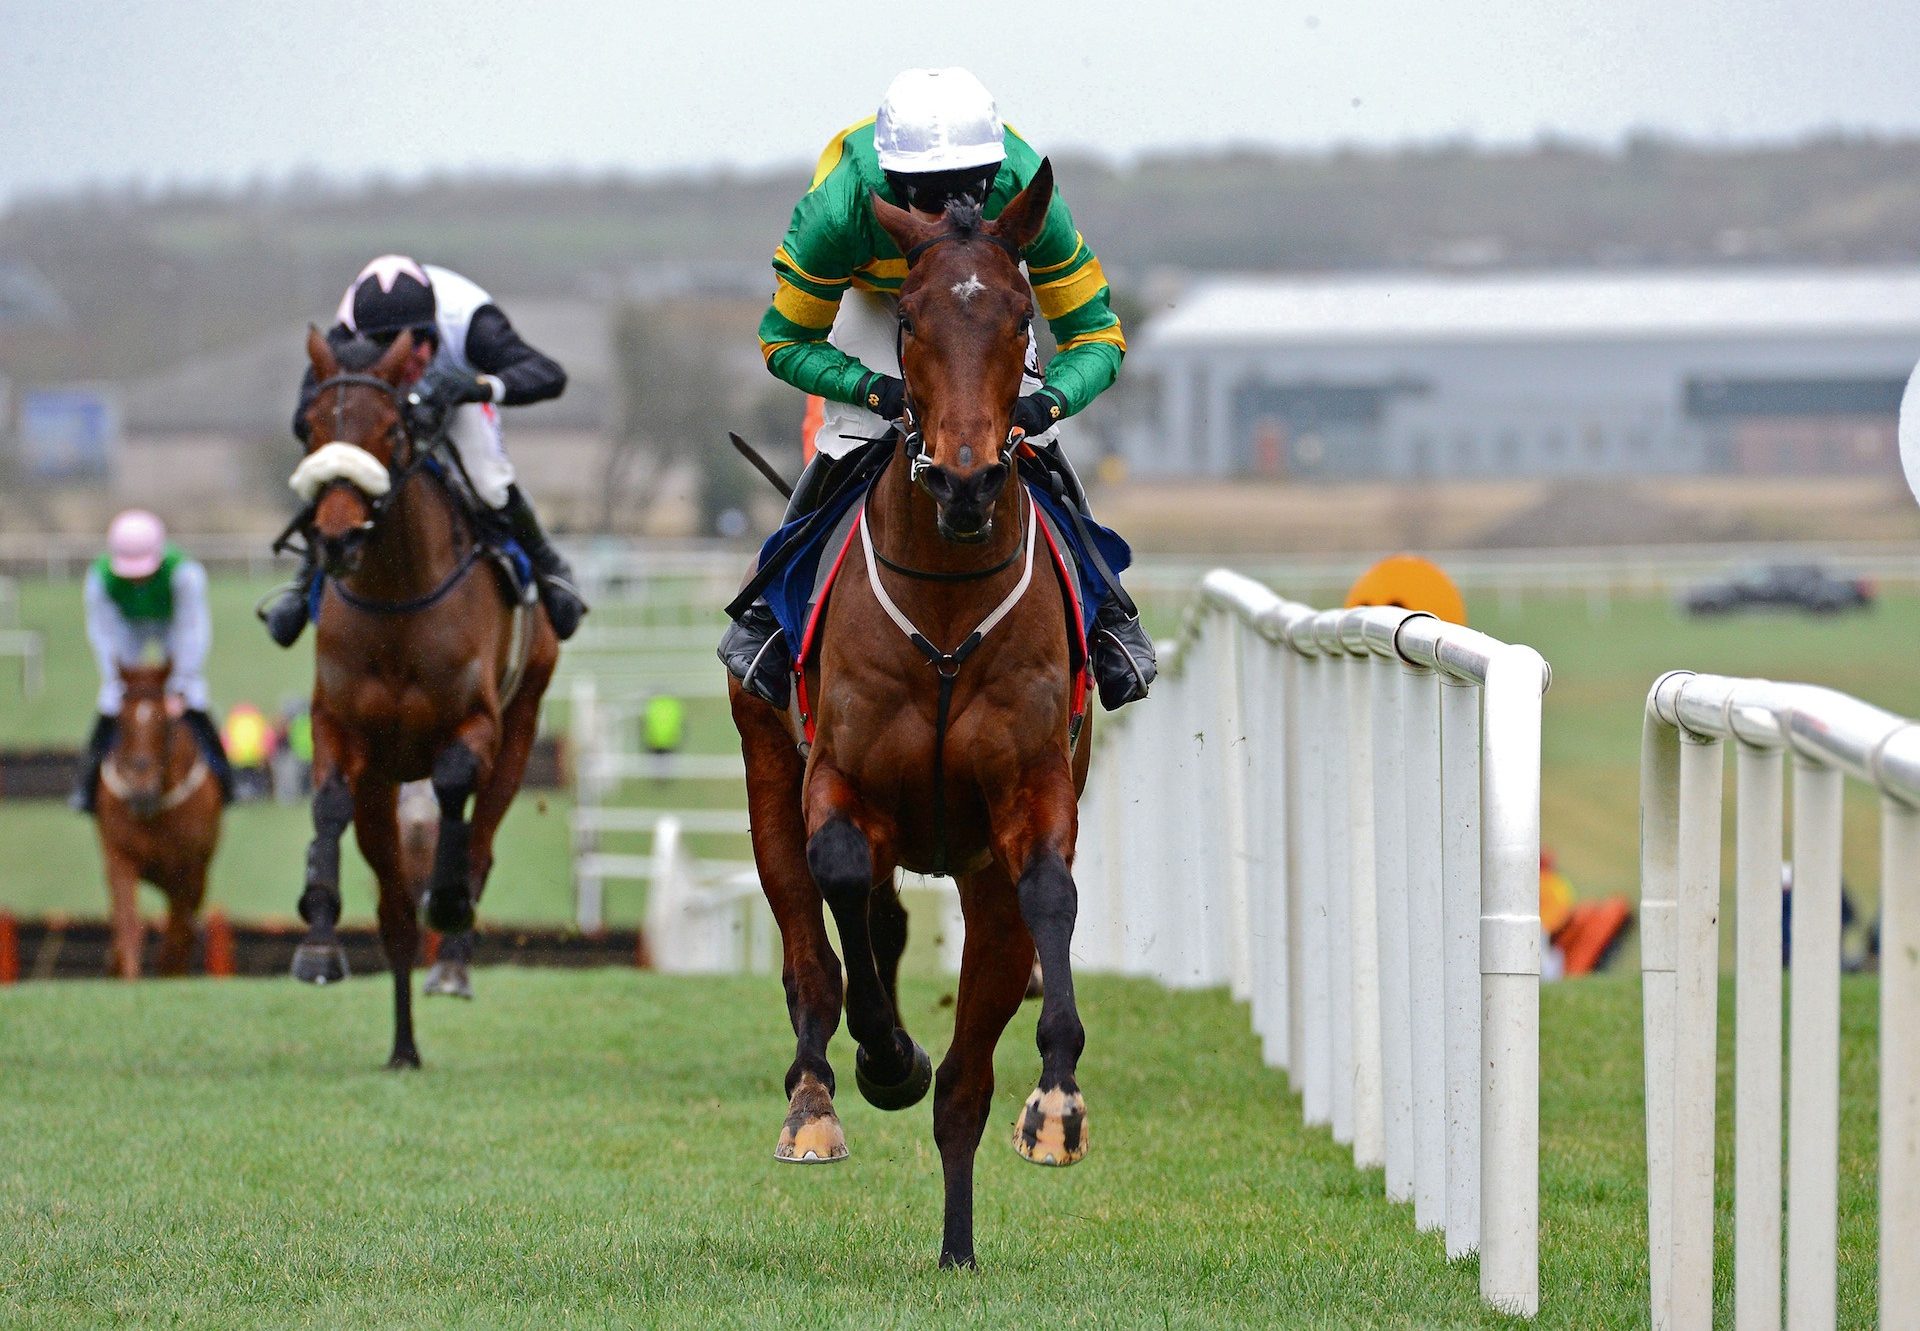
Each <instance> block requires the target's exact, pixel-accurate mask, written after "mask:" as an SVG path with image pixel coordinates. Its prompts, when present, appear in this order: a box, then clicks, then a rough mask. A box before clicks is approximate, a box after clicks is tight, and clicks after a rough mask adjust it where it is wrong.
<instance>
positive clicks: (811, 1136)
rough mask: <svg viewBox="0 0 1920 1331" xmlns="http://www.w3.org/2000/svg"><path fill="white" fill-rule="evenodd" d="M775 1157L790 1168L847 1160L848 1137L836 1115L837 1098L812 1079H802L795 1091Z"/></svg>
mask: <svg viewBox="0 0 1920 1331" xmlns="http://www.w3.org/2000/svg"><path fill="white" fill-rule="evenodd" d="M773 1158H774V1159H775V1160H779V1161H781V1162H783V1163H785V1164H789V1165H830V1164H834V1163H835V1162H837V1161H840V1160H845V1159H846V1158H847V1135H846V1133H844V1132H842V1131H841V1130H840V1118H839V1116H838V1115H837V1114H835V1113H834V1112H833V1097H832V1096H831V1095H829V1094H828V1093H827V1088H826V1087H824V1086H822V1085H821V1084H820V1083H819V1082H818V1081H816V1080H814V1078H813V1077H811V1076H802V1077H801V1078H800V1084H799V1085H798V1086H796V1087H794V1088H793V1100H792V1101H791V1102H790V1103H789V1104H788V1105H787V1121H786V1122H785V1123H784V1124H782V1125H781V1128H780V1143H779V1145H777V1146H775V1147H774V1148H773Z"/></svg>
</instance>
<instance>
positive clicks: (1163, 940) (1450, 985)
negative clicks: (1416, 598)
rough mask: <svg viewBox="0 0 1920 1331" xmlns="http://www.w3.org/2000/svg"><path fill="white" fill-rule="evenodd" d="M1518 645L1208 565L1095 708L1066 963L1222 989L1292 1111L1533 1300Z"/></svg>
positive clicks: (1528, 662) (1531, 831)
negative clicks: (1148, 684) (1190, 597)
mask: <svg viewBox="0 0 1920 1331" xmlns="http://www.w3.org/2000/svg"><path fill="white" fill-rule="evenodd" d="M1548 680H1549V673H1548V670H1547V667H1546V662H1545V661H1543V660H1542V659H1541V657H1540V655H1539V653H1537V652H1535V651H1534V650H1533V649H1532V648H1529V647H1523V646H1512V645H1508V644H1505V643H1501V642H1498V641H1496V640H1494V639H1492V638H1490V637H1488V636H1486V635H1485V634H1483V633H1477V632H1475V631H1473V630H1471V629H1466V628H1462V627H1460V626H1458V625H1454V624H1448V623H1443V622H1442V621H1440V620H1438V619H1435V618H1434V617H1433V616H1431V615H1426V614H1420V613H1409V612H1408V611H1405V610H1400V609H1391V608H1367V609H1355V610H1329V611H1315V610H1313V609H1311V608H1309V607H1307V606H1304V605H1298V604H1295V603H1293V602H1290V601H1286V600H1282V599H1281V598H1280V597H1278V596H1276V595H1274V594H1273V593H1272V592H1270V591H1268V590H1267V589H1266V588H1265V587H1263V586H1261V585H1260V584H1258V583H1256V582H1253V581H1252V580H1250V579H1248V578H1245V577H1241V576H1240V575H1238V574H1235V573H1231V572H1227V571H1225V570H1216V571H1215V572H1213V573H1210V574H1208V575H1207V577H1206V578H1205V580H1204V582H1203V583H1202V586H1201V596H1200V603H1199V609H1198V611H1197V613H1196V615H1195V617H1194V622H1193V624H1192V625H1191V631H1190V634H1189V636H1188V639H1187V642H1186V646H1185V648H1184V650H1181V651H1180V652H1178V653H1177V655H1176V656H1174V657H1173V659H1171V660H1169V662H1168V669H1167V670H1166V671H1165V672H1163V674H1162V677H1161V680H1160V682H1159V684H1158V685H1157V686H1156V688H1155V691H1154V697H1153V698H1152V700H1150V701H1149V702H1148V703H1147V704H1146V705H1145V706H1142V707H1136V708H1131V709H1128V710H1127V711H1126V712H1123V713H1120V714H1118V715H1116V716H1114V717H1111V718H1105V719H1103V723H1102V728H1103V730H1104V732H1105V738H1104V740H1103V741H1102V749H1101V752H1100V754H1099V755H1098V757H1097V760H1096V761H1095V763H1094V765H1093V774H1092V779H1091V784H1090V785H1089V788H1088V790H1087V792H1086V794H1085V795H1084V796H1083V797H1082V800H1081V830H1080V839H1079V859H1078V861H1077V863H1076V866H1075V874H1074V877H1075V880H1076V882H1077V884H1078V885H1079V889H1080V917H1079V924H1078V927H1077V929H1076V931H1075V938H1074V943H1075V954H1076V958H1077V959H1079V960H1082V961H1084V963H1085V964H1086V965H1088V967H1089V968H1091V969H1101V970H1115V971H1121V972H1126V973H1131V974H1141V975H1149V976H1153V977H1154V978H1156V979H1159V980H1160V981H1162V982H1163V983H1166V984H1168V985H1173V986H1198V985H1215V984H1222V983H1226V984H1230V985H1231V986H1232V989H1233V992H1234V993H1235V995H1236V996H1238V997H1241V998H1245V999H1248V1000H1250V1002H1251V1008H1252V1019H1253V1023H1254V1027H1255V1029H1256V1030H1257V1031H1258V1033H1259V1034H1260V1036H1261V1037H1262V1041H1263V1050H1264V1055H1265V1057H1266V1059H1267V1061H1268V1062H1269V1063H1270V1064H1272V1065H1275V1066H1284V1067H1285V1068H1286V1069H1287V1072H1288V1076H1289V1079H1290V1080H1291V1082H1292V1084H1293V1085H1294V1086H1295V1088H1297V1089H1298V1090H1299V1091H1300V1092H1301V1095H1302V1105H1303V1112H1304V1115H1305V1117H1306V1119H1307V1121H1308V1122H1310V1123H1324V1124H1328V1125H1330V1126H1331V1128H1332V1131H1333V1135H1334V1137H1335V1138H1336V1140H1338V1141H1340V1142H1342V1143H1351V1145H1352V1147H1353V1153H1354V1161H1355V1164H1356V1165H1358V1166H1361V1167H1367V1166H1372V1165H1384V1166H1385V1174H1386V1190H1387V1195H1388V1196H1389V1197H1390V1198H1393V1199H1394V1200H1400V1201H1405V1200H1411V1201H1412V1202H1413V1204H1414V1223H1415V1224H1416V1226H1418V1227H1419V1228H1421V1229H1443V1230H1444V1231H1445V1235H1446V1250H1447V1253H1448V1255H1449V1256H1461V1255H1464V1254H1466V1253H1468V1252H1473V1251H1478V1253H1479V1255H1480V1290H1481V1296H1482V1298H1483V1299H1485V1300H1486V1301H1487V1302H1488V1303H1490V1304H1492V1305H1494V1306H1496V1307H1499V1308H1503V1309H1507V1310H1510V1311H1513V1312H1518V1313H1522V1314H1525V1315H1528V1316H1531V1315H1533V1314H1534V1313H1535V1312H1536V1311H1537V1310H1538V1307H1539V1262H1538V1253H1539V1237H1538V1233H1539V983H1540V916H1539V853H1540V710H1541V694H1542V693H1543V692H1544V690H1545V688H1546V686H1547V683H1548Z"/></svg>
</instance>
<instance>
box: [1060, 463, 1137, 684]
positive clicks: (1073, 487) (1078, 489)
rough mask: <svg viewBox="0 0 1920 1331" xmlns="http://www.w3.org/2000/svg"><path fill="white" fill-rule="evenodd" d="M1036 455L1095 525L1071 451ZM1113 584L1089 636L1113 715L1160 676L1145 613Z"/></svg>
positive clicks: (1067, 499) (1093, 664) (1064, 496)
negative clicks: (1143, 621) (1069, 457)
mask: <svg viewBox="0 0 1920 1331" xmlns="http://www.w3.org/2000/svg"><path fill="white" fill-rule="evenodd" d="M1034 454H1035V455H1036V456H1037V457H1038V458H1039V459H1040V461H1041V462H1042V463H1043V464H1044V465H1045V466H1046V469H1047V471H1048V473H1049V475H1050V476H1051V477H1052V478H1053V481H1054V485H1053V492H1054V494H1055V495H1056V496H1058V497H1059V499H1060V500H1061V502H1063V503H1066V504H1070V505H1071V506H1072V507H1073V509H1074V511H1075V512H1077V513H1078V514H1079V515H1080V516H1081V517H1082V518H1085V519H1086V520H1087V521H1088V522H1092V521H1093V520H1094V517H1093V510H1092V509H1091V508H1089V507H1088V506H1087V491H1086V487H1085V486H1083V485H1081V484H1080V477H1079V475H1078V474H1077V473H1076V472H1075V471H1074V469H1073V464H1072V463H1071V462H1069V461H1067V454H1066V450H1065V449H1063V448H1061V447H1060V445H1059V443H1058V442H1055V443H1053V444H1051V445H1048V446H1046V447H1041V448H1036V449H1034ZM1112 583H1113V586H1112V589H1111V590H1110V591H1109V592H1108V594H1107V599H1106V600H1105V601H1102V602H1101V603H1100V609H1099V611H1098V612H1097V613H1096V614H1095V615H1094V617H1093V632H1092V633H1090V634H1088V635H1087V655H1088V658H1089V660H1088V666H1089V667H1090V668H1091V669H1092V671H1093V679H1094V682H1095V683H1096V684H1097V685H1099V688H1100V705H1101V706H1102V707H1105V708H1106V709H1107V710H1108V711H1109V712H1113V711H1118V710H1119V709H1120V708H1122V707H1125V706H1126V705H1127V704H1128V703H1130V702H1138V701H1140V699H1142V698H1144V697H1146V696H1147V690H1148V689H1149V688H1151V687H1152V686H1153V681H1154V678H1155V677H1156V676H1157V675H1158V674H1159V673H1160V662H1159V658H1158V656H1157V655H1156V654H1155V652H1154V648H1153V639H1152V638H1151V637H1149V636H1148V634H1147V630H1146V628H1145V627H1144V626H1143V625H1142V624H1141V623H1140V612H1139V610H1138V608H1136V607H1135V606H1134V604H1133V598H1132V597H1131V596H1128V595H1127V594H1126V592H1125V591H1124V590H1123V589H1122V588H1121V586H1120V579H1119V577H1118V576H1115V577H1114V578H1113V579H1112Z"/></svg>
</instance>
